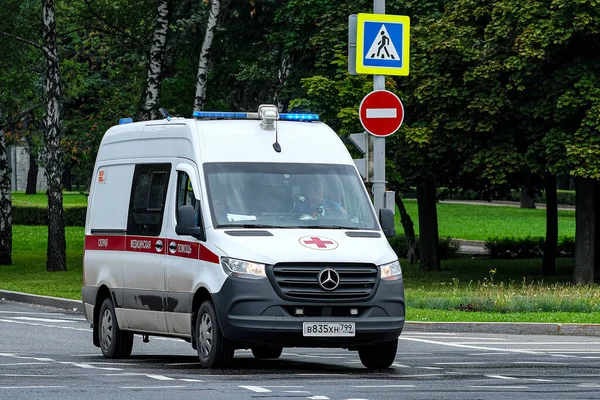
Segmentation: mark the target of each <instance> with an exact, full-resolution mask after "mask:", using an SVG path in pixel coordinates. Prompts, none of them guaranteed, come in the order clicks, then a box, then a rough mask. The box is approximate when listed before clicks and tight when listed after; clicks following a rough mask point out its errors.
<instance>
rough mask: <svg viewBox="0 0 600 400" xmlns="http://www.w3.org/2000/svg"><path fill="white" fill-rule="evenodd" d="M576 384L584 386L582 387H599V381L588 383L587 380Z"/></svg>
mask: <svg viewBox="0 0 600 400" xmlns="http://www.w3.org/2000/svg"><path fill="white" fill-rule="evenodd" d="M577 386H579V387H584V388H600V383H588V382H584V383H579V384H577Z"/></svg>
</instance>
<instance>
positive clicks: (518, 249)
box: [485, 237, 575, 258]
mask: <svg viewBox="0 0 600 400" xmlns="http://www.w3.org/2000/svg"><path fill="white" fill-rule="evenodd" d="M545 243H546V240H545V239H544V238H543V237H526V238H514V237H504V238H490V239H488V240H487V241H486V242H485V248H486V250H487V251H488V252H489V254H490V257H492V258H541V257H543V256H544V248H545V247H546V244H545ZM557 256H558V257H574V256H575V239H574V238H572V237H562V238H560V239H559V241H558V248H557Z"/></svg>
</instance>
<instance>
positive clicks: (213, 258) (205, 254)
mask: <svg viewBox="0 0 600 400" xmlns="http://www.w3.org/2000/svg"><path fill="white" fill-rule="evenodd" d="M200 260H202V261H206V262H209V263H214V264H218V263H219V256H218V255H216V254H215V253H213V252H212V251H210V250H209V249H208V248H206V246H204V245H203V244H200Z"/></svg>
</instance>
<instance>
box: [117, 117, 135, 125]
mask: <svg viewBox="0 0 600 400" xmlns="http://www.w3.org/2000/svg"><path fill="white" fill-rule="evenodd" d="M132 122H133V119H132V118H121V119H119V125H123V124H130V123H132Z"/></svg>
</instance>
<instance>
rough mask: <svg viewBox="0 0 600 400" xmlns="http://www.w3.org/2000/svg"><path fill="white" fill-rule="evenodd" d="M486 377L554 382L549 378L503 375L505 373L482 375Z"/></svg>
mask: <svg viewBox="0 0 600 400" xmlns="http://www.w3.org/2000/svg"><path fill="white" fill-rule="evenodd" d="M484 376H486V377H488V378H495V379H506V380H515V379H516V380H522V381H533V382H554V381H553V380H551V379H538V378H522V377H514V376H505V375H484Z"/></svg>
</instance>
